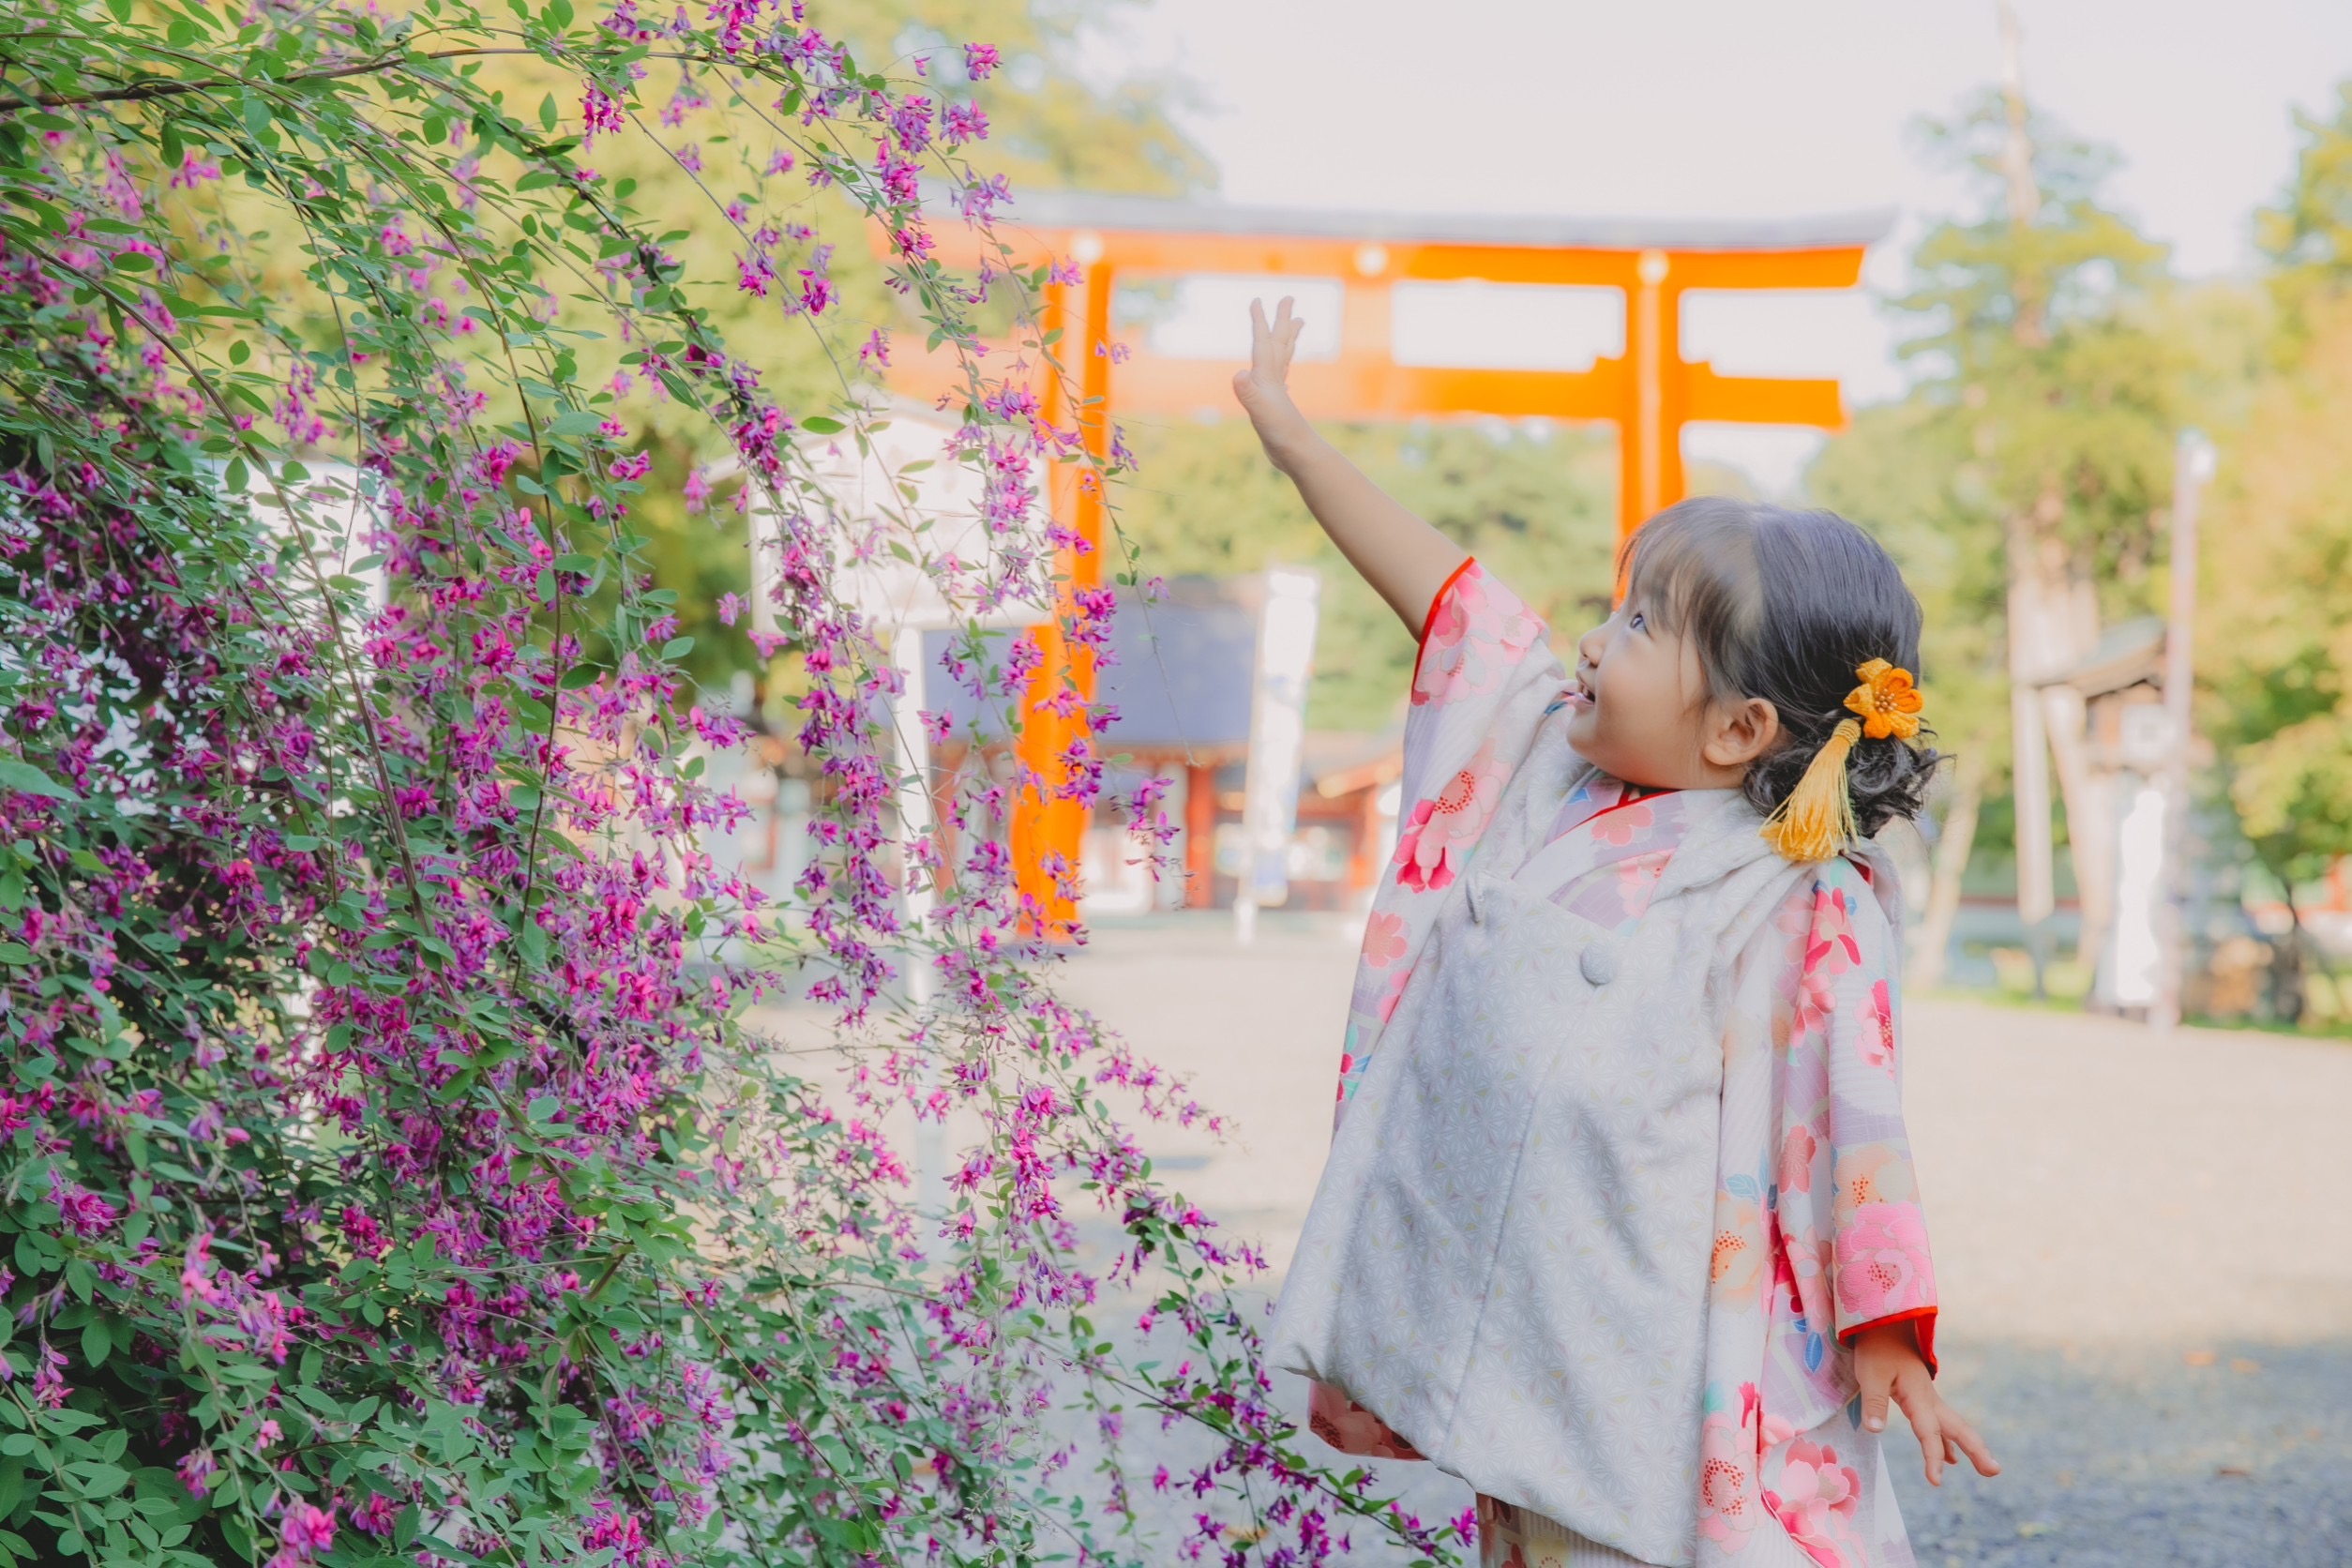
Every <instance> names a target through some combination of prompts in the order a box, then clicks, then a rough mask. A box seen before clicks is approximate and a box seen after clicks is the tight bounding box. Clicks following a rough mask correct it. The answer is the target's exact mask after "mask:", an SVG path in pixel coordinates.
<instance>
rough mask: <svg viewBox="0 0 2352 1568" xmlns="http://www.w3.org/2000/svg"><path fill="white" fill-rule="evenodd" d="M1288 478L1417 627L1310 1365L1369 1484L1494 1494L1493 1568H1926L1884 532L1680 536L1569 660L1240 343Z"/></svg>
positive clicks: (1292, 1313)
mask: <svg viewBox="0 0 2352 1568" xmlns="http://www.w3.org/2000/svg"><path fill="white" fill-rule="evenodd" d="M1251 320H1252V325H1253V339H1254V347H1253V352H1252V356H1251V364H1250V368H1249V369H1247V370H1245V371H1244V372H1242V373H1241V374H1239V375H1237V376H1236V377H1235V378H1234V390H1235V392H1236V394H1237V395H1238V396H1239V397H1240V399H1241V401H1242V404H1243V406H1244V408H1245V409H1246V410H1247V411H1248V413H1249V416H1250V419H1251V420H1252V422H1253V423H1254V424H1255V425H1256V427H1257V430H1258V434H1259V438H1260V440H1261V441H1262V442H1263V443H1264V445H1265V449H1266V453H1267V456H1268V457H1269V458H1271V459H1272V460H1273V461H1274V464H1275V466H1276V467H1278V468H1280V469H1281V470H1282V471H1283V472H1284V473H1286V474H1288V475H1289V476H1290V477H1291V479H1292V480H1293V481H1294V482H1295V483H1296V484H1297V485H1298V487H1299V490H1300V493H1301V494H1302V495H1303V496H1304V498H1305V500H1306V504H1307V505H1308V507H1309V508H1310V509H1312V510H1313V512H1314V514H1315V516H1316V519H1317V520H1319V522H1321V524H1322V525H1323V528H1324V529H1325V531H1326V532H1328V533H1329V534H1330V535H1331V537H1332V539H1333V541H1334V543H1335V544H1337V545H1338V547H1339V549H1340V551H1341V552H1342V553H1343V554H1345V555H1346V556H1347V558H1348V560H1349V563H1350V564H1352V565H1354V566H1355V568H1356V569H1357V570H1358V571H1360V572H1362V573H1363V574H1364V578H1365V579H1366V580H1368V581H1369V582H1370V583H1371V584H1372V586H1373V587H1374V588H1375V589H1376V590H1377V591H1378V592H1379V593H1380V596H1382V597H1383V598H1385V599H1386V600H1387V601H1388V603H1389V605H1390V607H1391V608H1393V609H1394V610H1395V611H1396V612H1397V614H1399V615H1400V616H1402V617H1404V619H1405V621H1406V624H1407V625H1408V626H1413V627H1415V628H1417V629H1418V630H1419V631H1420V633H1421V656H1420V660H1419V663H1418V666H1417V667H1416V669H1415V671H1414V674H1413V685H1412V707H1411V710H1410V717H1409V718H1408V720H1407V725H1406V732H1405V775H1404V785H1403V799H1404V802H1405V807H1404V815H1403V817H1402V819H1401V832H1400V836H1399V841H1398V844H1397V850H1396V857H1395V862H1394V864H1393V865H1392V866H1391V867H1389V870H1388V872H1387V874H1386V875H1385V876H1384V877H1383V879H1382V882H1381V886H1380V892H1379V895H1378V897H1376V898H1375V900H1374V902H1373V907H1372V913H1371V916H1370V919H1369V921H1368V923H1367V925H1366V927H1365V930H1364V953H1363V957H1362V960H1361V963H1360V965H1359V968H1358V971H1357V980H1356V989H1355V997H1354V1002H1353V1004H1352V1006H1351V1009H1350V1016H1349V1028H1348V1040H1347V1045H1346V1053H1345V1054H1344V1055H1343V1056H1342V1058H1341V1061H1340V1088H1339V1100H1340V1113H1341V1114H1340V1119H1339V1123H1338V1130H1337V1132H1336V1135H1335V1136H1334V1139H1333V1143H1332V1151H1331V1157H1330V1161H1329V1164H1328V1165H1327V1167H1326V1168H1325V1169H1324V1172H1323V1179H1322V1184H1321V1185H1320V1186H1319V1189H1318V1190H1317V1192H1316V1196H1315V1203H1314V1206H1313V1208H1312V1210H1311V1211H1310V1212H1309V1214H1308V1215H1307V1221H1306V1229H1305V1232H1304V1235H1303V1236H1302V1238H1301V1240H1300V1244H1299V1249H1298V1253H1297V1257H1296V1259H1295V1261H1294V1262H1293V1263H1292V1265H1291V1269H1290V1273H1289V1279H1288V1280H1287V1282H1286V1284H1285V1286H1284V1289H1283V1292H1282V1301H1281V1306H1280V1312H1279V1317H1278V1319H1277V1324H1276V1330H1275V1342H1276V1354H1277V1357H1278V1359H1279V1361H1280V1363H1281V1364H1283V1365H1285V1366H1287V1367H1289V1368H1290V1369H1292V1370H1295V1371H1299V1372H1302V1373H1305V1374H1307V1375H1308V1376H1310V1377H1312V1378H1314V1379H1315V1380H1317V1384H1316V1389H1315V1393H1314V1396H1313V1410H1312V1420H1313V1425H1314V1429H1315V1430H1316V1432H1317V1433H1318V1434H1319V1436H1321V1437H1322V1438H1323V1439H1324V1440H1326V1441H1328V1442H1331V1443H1333V1444H1334V1445H1335V1446H1337V1447H1339V1448H1342V1449H1344V1450H1346V1451H1348V1452H1350V1453H1356V1454H1370V1455H1388V1456H1391V1457H1401V1458H1421V1457H1426V1458H1429V1459H1432V1460H1434V1461H1436V1462H1437V1463H1438V1465H1439V1466H1440V1468H1442V1469H1444V1470H1449V1471H1451V1472H1453V1473H1455V1474H1457V1475H1459V1476H1461V1477H1462V1478H1463V1479H1464V1480H1466V1481H1468V1482H1469V1483H1470V1485H1472V1486H1473V1487H1475V1488H1476V1489H1477V1492H1478V1523H1479V1540H1480V1551H1481V1555H1482V1559H1483V1560H1484V1562H1485V1564H1486V1565H1487V1568H1505V1565H1508V1568H1570V1565H1574V1568H1585V1565H1588V1564H1628V1563H1670V1564H1682V1563H1692V1562H1696V1563H1701V1564H1713V1563H1730V1562H1734V1561H1736V1562H1737V1563H1739V1564H1741V1565H1742V1568H1779V1565H1782V1564H1788V1565H1802V1564H1823V1565H1828V1568H1863V1565H1873V1568H1875V1565H1879V1564H1894V1563H1909V1562H1911V1561H1912V1557H1911V1552H1910V1548H1909V1546H1908V1545H1907V1541H1906V1539H1905V1536H1904V1531H1903V1523H1902V1519H1901V1517H1900V1516H1899V1515H1898V1513H1897V1511H1896V1507H1895V1500H1894V1495H1893V1490H1892V1485H1891V1483H1890V1481H1889V1478H1888V1476H1887V1473H1886V1471H1885V1470H1883V1469H1882V1467H1881V1466H1880V1464H1879V1439H1878V1434H1879V1433H1880V1432H1882V1431H1883V1430H1884V1428H1885V1425H1886V1415H1887V1406H1888V1403H1889V1401H1890V1399H1892V1402H1893V1403H1895V1404H1899V1405H1900V1406H1902V1407H1903V1410H1904V1413H1905V1414H1906V1415H1907V1417H1908V1418H1909V1420H1910V1425H1911V1428H1912V1430H1913V1431H1914V1432H1915V1433H1916V1434H1917V1435H1918V1438H1919V1441H1920V1446H1921V1449H1922V1455H1923V1457H1924V1460H1925V1466H1926V1472H1927V1479H1928V1480H1929V1481H1930V1482H1931V1483H1935V1484H1938V1485H1940V1483H1941V1480H1942V1472H1943V1468H1944V1466H1945V1465H1946V1464H1948V1463H1949V1464H1956V1463H1958V1462H1959V1458H1960V1455H1962V1454H1964V1453H1965V1454H1966V1455H1968V1459H1969V1460H1970V1461H1971V1462H1972V1463H1974V1465H1975V1466H1976V1468H1977V1470H1979V1471H1980V1472H1981V1473H1983V1474H1985V1475H1992V1474H1995V1473H1997V1472H1998V1466H1997V1465H1996V1464H1995V1463H1994V1461H1993V1457H1992V1455H1991V1454H1990V1453H1989V1452H1988V1451H1987V1450H1986V1448H1985V1447H1984V1444H1983V1442H1982V1441H1981V1440H1979V1439H1978V1438H1977V1436H1976V1434H1975V1432H1974V1431H1972V1430H1971V1429H1970V1427H1969V1426H1968V1423H1967V1422H1965V1421H1963V1420H1962V1419H1961V1418H1960V1417H1959V1416H1958V1415H1957V1414H1956V1413H1955V1412H1953V1411H1952V1409H1951V1408H1950V1407H1949V1406H1947V1405H1946V1404H1945V1403H1944V1402H1943V1399H1942V1397H1941V1396H1940V1395H1938V1394H1937V1390H1936V1386H1935V1383H1934V1382H1933V1377H1934V1373H1935V1364H1936V1363H1935V1324H1936V1304H1935V1303H1936V1295H1935V1284H1934V1277H1933V1274H1932V1273H1931V1271H1930V1268H1929V1263H1928V1253H1927V1236H1926V1231H1925V1229H1924V1227H1923V1224H1922V1218H1921V1212H1920V1205H1919V1200H1918V1194H1917V1191H1916V1188H1915V1186H1914V1184H1913V1181H1912V1174H1911V1162H1910V1154H1909V1147H1908V1143H1907V1138H1906V1135H1905V1132H1904V1127H1903V1119H1902V1109H1901V1102H1900V1095H1899V1092H1898V1080H1897V1040H1898V1037H1899V1034H1898V1026H1897V1006H1896V993H1895V986H1896V979H1895V966H1896V957H1897V941H1896V919H1897V912H1898V909H1899V900H1898V898H1897V895H1896V891H1895V884H1894V877H1893V872H1892V868H1891V867H1890V866H1889V865H1888V862H1887V860H1886V858H1885V856H1884V855H1883V854H1882V853H1881V852H1879V850H1878V849H1877V846H1876V845H1875V844H1873V843H1872V842H1871V841H1870V836H1871V835H1873V834H1875V833H1877V831H1878V829H1879V828H1880V827H1882V826H1884V825H1885V824H1886V823H1887V822H1889V821H1891V820H1892V819H1894V818H1896V817H1911V816H1914V815H1916V814H1917V813H1918V811H1919V809H1920V803H1921V797H1922V793H1923V792H1924V791H1925V788H1926V785H1927V781H1928V778H1929V776H1930V775H1931V773H1932V772H1933V770H1934V768H1935V765H1936V761H1937V757H1936V753H1935V752H1934V751H1933V750H1932V749H1931V748H1930V747H1929V746H1928V745H1927V744H1926V741H1925V735H1924V731H1922V728H1921V721H1920V718H1919V715H1920V712H1921V708H1922V701H1921V698H1920V695H1919V693H1918V691H1917V690H1916V688H1914V687H1913V686H1912V685H1911V678H1910V676H1909V674H1908V672H1907V671H1909V670H1910V669H1912V668H1914V667H1915V666H1916V665H1917V663H1918V649H1919V624H1920V612H1919V605H1918V602H1917V601H1916V600H1915V599H1913V598H1912V596H1911V595H1910V593H1909V591H1908V590H1907V589H1906V588H1905V587H1904V585H1903V580H1902V578H1901V576H1900V575H1899V574H1898V573H1897V572H1896V570H1895V567H1894V564H1893V563H1892V561H1891V560H1889V559H1888V557H1887V555H1886V553H1885V551H1883V550H1880V549H1879V548H1878V547H1877V544H1875V543H1874V542H1873V541H1872V540H1871V539H1870V537H1869V536H1868V535H1865V534H1863V533H1862V531H1861V530H1860V529H1858V528H1856V527H1854V526H1853V525H1852V524H1851V523H1848V522H1846V521H1845V520H1841V519H1839V518H1836V517H1833V516H1831V515H1830V514H1828V513H1825V512H1803V513H1800V512H1789V511H1783V510H1780V509H1777V508H1773V507H1767V506H1759V505H1749V504H1747V503H1744V502H1736V501H1721V500H1710V501H1688V502H1684V503H1682V504H1681V505H1677V506H1673V507H1670V508H1668V509H1667V510H1666V511H1665V512H1662V513H1660V514H1659V515H1658V516H1657V517H1655V518H1653V519H1651V520H1650V521H1649V522H1648V523H1647V524H1646V525H1644V527H1643V528H1642V529H1641V531H1640V532H1639V533H1638V534H1637V535H1636V536H1635V538H1634V540H1633V542H1632V545H1631V547H1630V550H1629V559H1628V561H1627V562H1626V563H1625V565H1626V568H1627V575H1626V578H1625V596H1624V601H1623V603H1622V604H1621V606H1620V607H1619V608H1618V610H1617V612H1616V613H1615V614H1613V615H1611V616H1610V617H1609V619H1608V620H1607V621H1606V623H1604V624H1603V625H1602V626H1598V627H1596V628H1595V629H1593V630H1592V631H1590V632H1587V633H1586V634H1585V636H1584V638H1583V639H1582V641H1579V642H1578V643H1577V645H1576V669H1575V671H1573V673H1572V672H1571V671H1568V670H1567V669H1566V668H1564V667H1563V665H1562V663H1561V661H1560V657H1559V656H1557V655H1555V654H1554V653H1553V652H1552V651H1551V649H1550V648H1549V646H1548V642H1547V638H1548V632H1547V629H1546V628H1545V626H1544V624H1543V623H1542V622H1541V621H1539V620H1538V619H1537V618H1536V617H1535V616H1534V615H1533V614H1532V613H1530V611H1529V610H1528V609H1527V607H1526V606H1525V605H1523V604H1521V603H1520V602H1519V601H1518V600H1517V599H1516V598H1515V597H1513V596H1511V594H1510V593H1509V592H1508V591H1507V590H1505V589H1504V588H1503V587H1502V585H1501V584H1500V583H1498V582H1497V581H1495V580H1493V579H1492V578H1490V577H1488V576H1486V575H1485V573H1484V572H1483V571H1482V570H1481V569H1480V568H1479V566H1478V565H1477V564H1476V563H1475V562H1473V561H1470V560H1468V559H1466V558H1465V557H1464V555H1463V552H1462V551H1461V550H1460V549H1458V548H1457V547H1456V546H1455V545H1454V544H1453V543H1451V542H1450V541H1448V540H1447V539H1446V538H1445V537H1444V536H1443V535H1440V534H1439V533H1438V532H1437V531H1436V530H1435V529H1433V528H1431V527H1430V526H1429V525H1428V524H1426V523H1425V522H1423V521H1422V520H1420V519H1418V518H1416V517H1414V516H1413V515H1412V514H1410V512H1408V511H1406V510H1405V509H1404V508H1403V507H1402V506H1400V505H1397V504H1396V503H1395V501H1392V500H1391V499H1390V498H1389V497H1388V496H1386V495H1384V494H1382V493H1381V491H1380V490H1379V489H1378V488H1377V487H1375V486H1374V485H1373V484H1372V483H1371V482H1370V481H1369V480H1367V479H1365V478H1364V475H1361V474H1359V473H1358V472H1356V470H1355V469H1354V468H1353V467H1352V466H1350V465H1349V462H1348V461H1347V460H1346V459H1345V458H1343V457H1341V456H1340V455H1339V453H1338V452H1337V451H1335V450H1334V448H1333V447H1332V446H1331V445H1329V444H1328V443H1327V442H1325V441H1323V440H1322V439H1321V438H1320V437H1319V436H1318V435H1316V433H1315V432H1314V430H1312V429H1311V428H1310V427H1309V426H1308V424H1307V422H1306V420H1305V419H1304V417H1303V416H1302V415H1300V413H1299V411H1298V408H1297V406H1296V405H1295V404H1294V403H1293V402H1292V401H1291V400H1290V397H1289V392H1288V390H1287V388H1286V378H1287V375H1288V372H1289V362H1290V355H1291V352H1292V349H1293V347H1294V345H1295V344H1296V342H1297V339H1298V332H1299V324H1298V323H1297V321H1296V320H1294V319H1293V317H1292V315H1291V310H1290V302H1289V300H1287V299H1286V300H1284V301H1283V302H1282V305H1281V307H1280V309H1278V311H1277V312H1276V315H1275V318H1274V321H1273V322H1272V323H1271V324H1269V323H1268V321H1267V320H1266V316H1265V312H1264V310H1263V309H1262V308H1259V307H1256V306H1253V307H1252V309H1251Z"/></svg>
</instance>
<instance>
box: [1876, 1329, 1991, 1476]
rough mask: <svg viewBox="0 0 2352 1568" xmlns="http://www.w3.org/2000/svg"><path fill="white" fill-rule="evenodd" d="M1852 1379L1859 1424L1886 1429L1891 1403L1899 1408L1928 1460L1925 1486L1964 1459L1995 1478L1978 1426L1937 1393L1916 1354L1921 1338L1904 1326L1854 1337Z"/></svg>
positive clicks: (1922, 1362) (1878, 1429)
mask: <svg viewBox="0 0 2352 1568" xmlns="http://www.w3.org/2000/svg"><path fill="white" fill-rule="evenodd" d="M1854 1378H1855V1380H1856V1381H1858V1382H1859V1383H1861V1384H1862V1425H1863V1426H1864V1427H1865V1428H1866V1429H1868V1430H1870V1431H1873V1432H1883V1431H1885V1430H1886V1429H1887V1404H1888V1401H1889V1400H1890V1399H1892V1402H1893V1403H1895V1404H1897V1405H1900V1406H1902V1407H1903V1413H1904V1415H1905V1416H1906V1417H1907V1418H1908V1419H1909V1421H1910V1423H1911V1434H1912V1436H1914V1437H1916V1438H1918V1439H1919V1451H1920V1456H1921V1457H1922V1459H1923V1460H1925V1461H1926V1467H1927V1484H1928V1485H1930V1486H1940V1485H1943V1484H1944V1467H1945V1466H1946V1465H1956V1464H1958V1463H1959V1462H1960V1456H1961V1455H1963V1454H1965V1455H1968V1463H1970V1464H1972V1465H1974V1466H1975V1467H1976V1472H1977V1474H1979V1475H1998V1474H2000V1472H2001V1467H2000V1461H1999V1460H1998V1459H1996V1458H1994V1457H1993V1451H1992V1450H1991V1449H1989V1448H1987V1447H1986V1446H1985V1445H1984V1440H1983V1438H1980V1437H1978V1436H1977V1435H1976V1428H1975V1427H1973V1426H1971V1425H1968V1422H1967V1421H1966V1420H1964V1419H1963V1418H1962V1417H1961V1414H1960V1412H1959V1411H1958V1410H1953V1409H1952V1407H1951V1406H1950V1405H1947V1404H1945V1403H1944V1396H1943V1395H1940V1394H1938V1393H1937V1392H1936V1380H1935V1378H1934V1376H1933V1375H1932V1374H1930V1373H1929V1371H1928V1370H1927V1363H1926V1361H1925V1360H1924V1359H1923V1358H1922V1356H1921V1355H1920V1353H1919V1337H1918V1335H1917V1334H1914V1333H1913V1332H1912V1330H1911V1325H1910V1324H1908V1323H1889V1324H1887V1325H1886V1326H1885V1327H1883V1328H1871V1329H1864V1330H1862V1333H1861V1334H1858V1335H1856V1336H1855V1339H1854Z"/></svg>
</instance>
